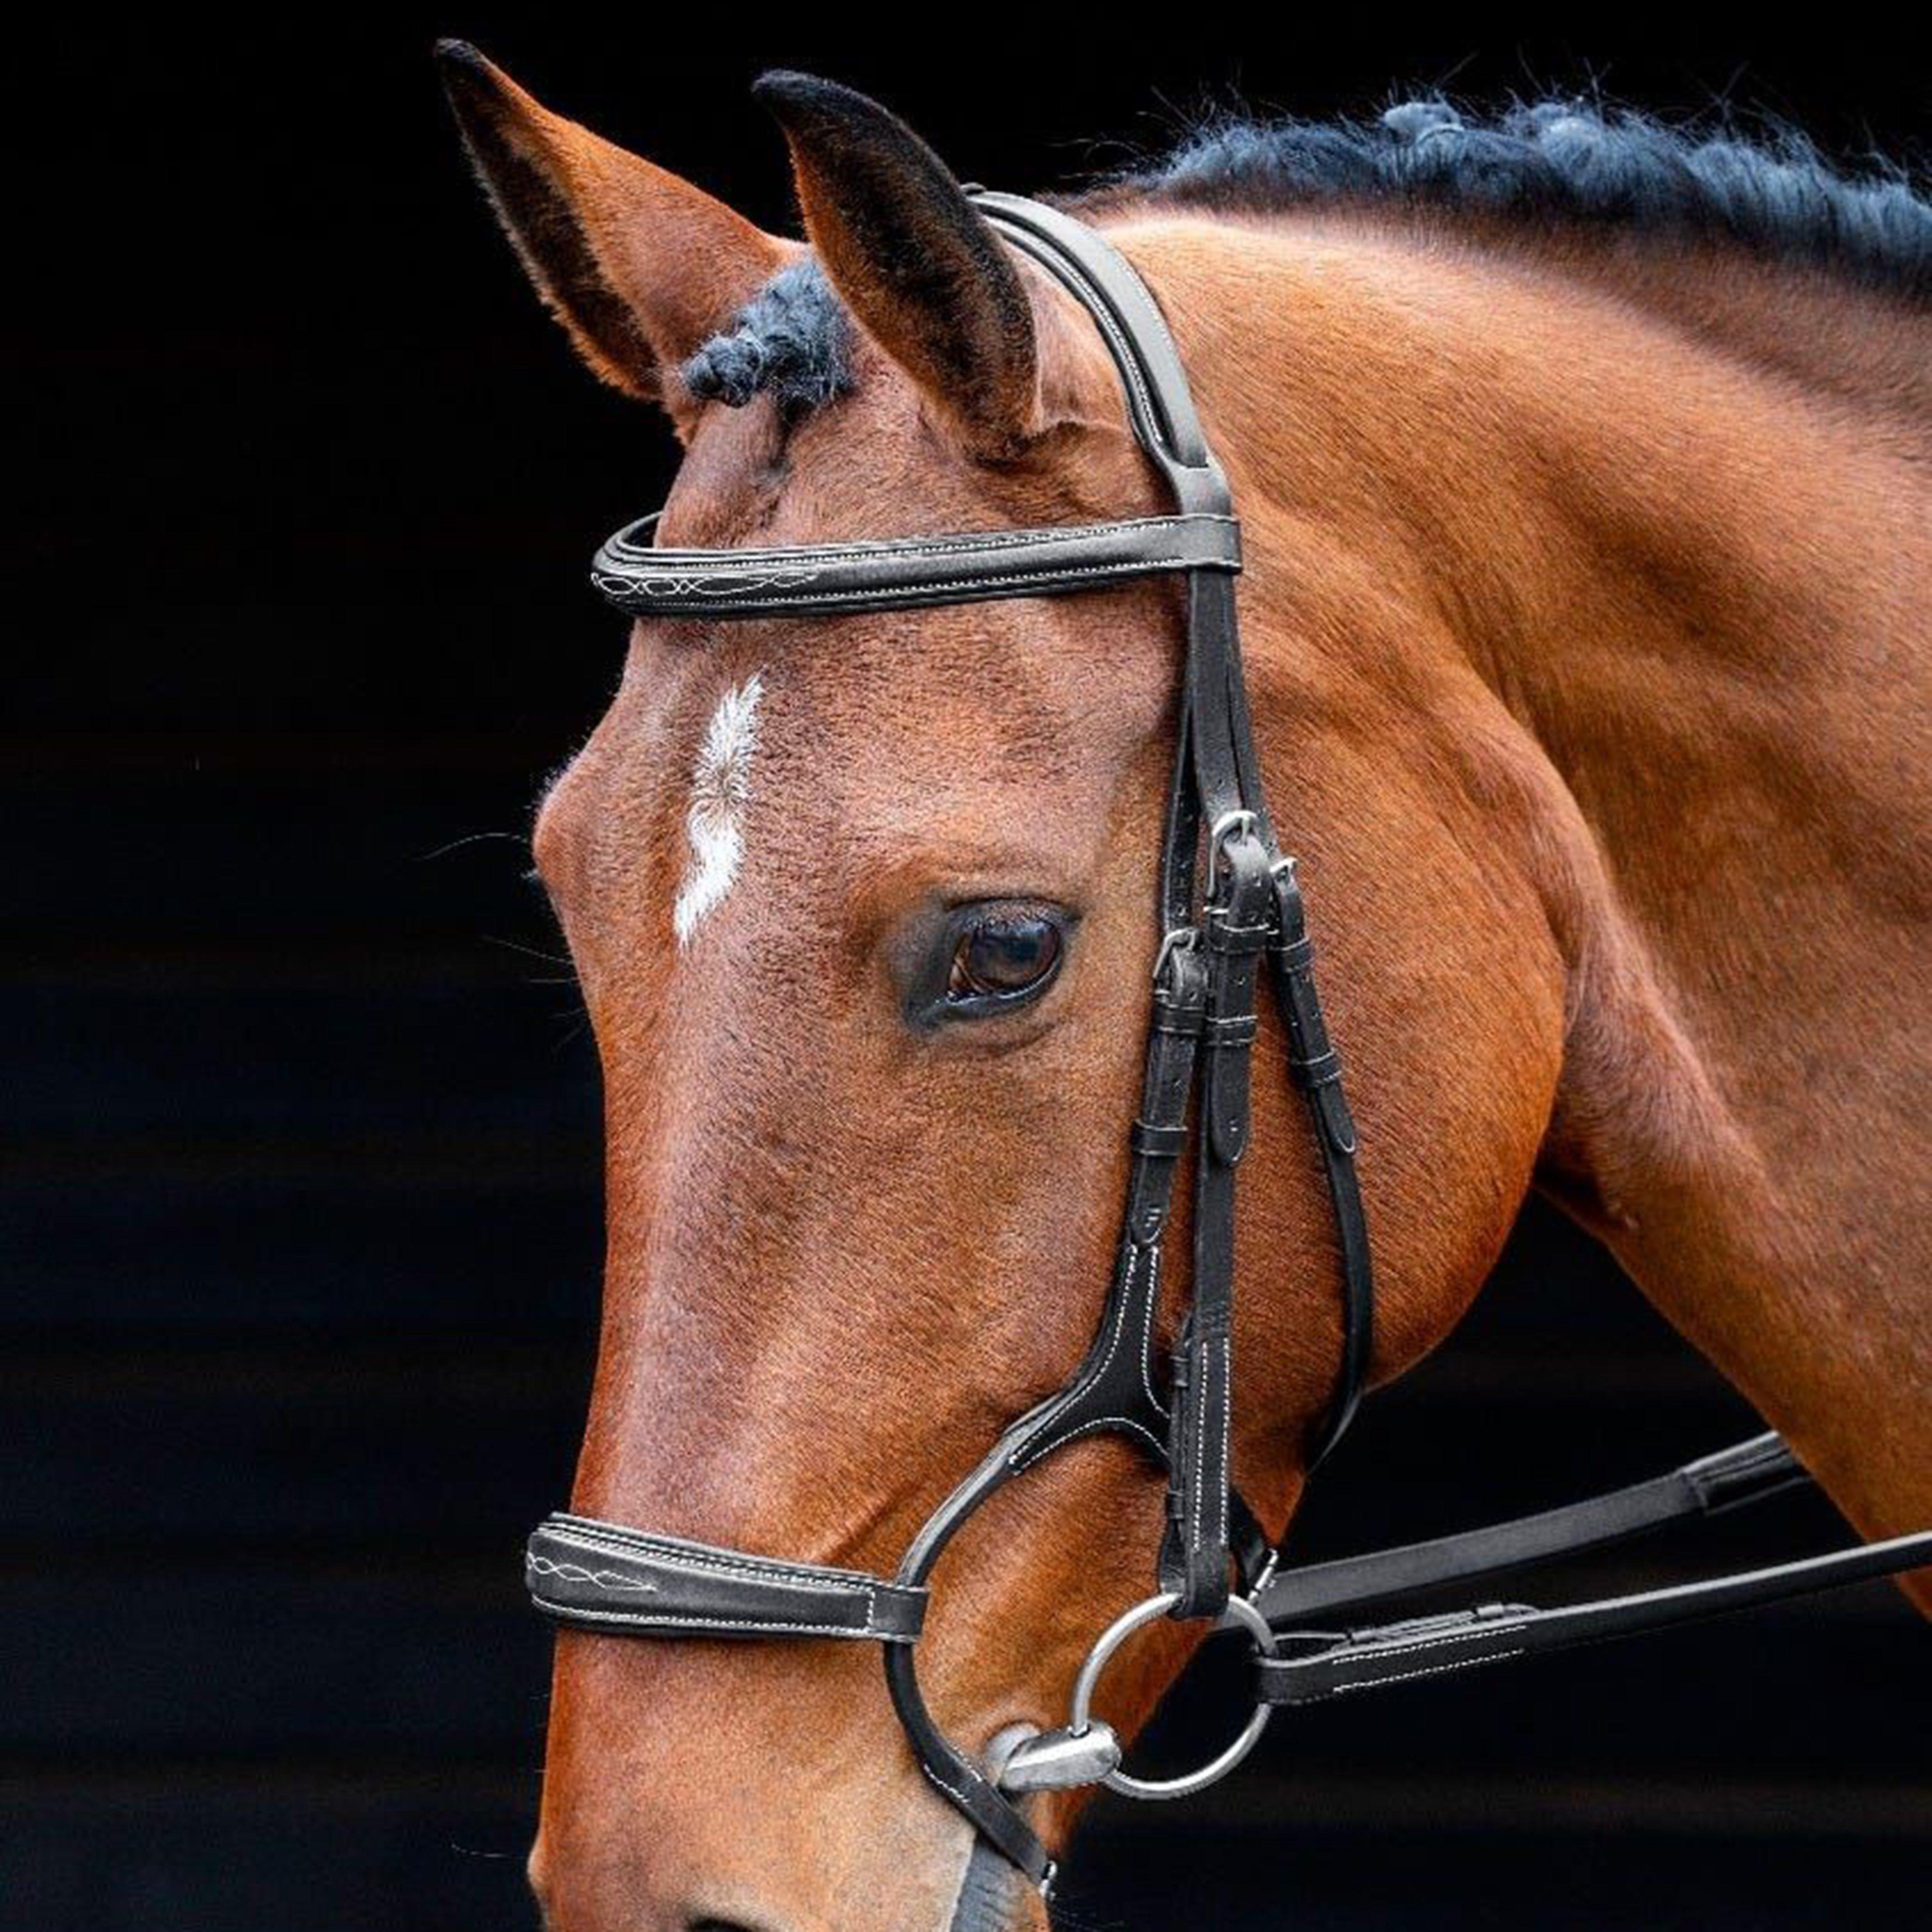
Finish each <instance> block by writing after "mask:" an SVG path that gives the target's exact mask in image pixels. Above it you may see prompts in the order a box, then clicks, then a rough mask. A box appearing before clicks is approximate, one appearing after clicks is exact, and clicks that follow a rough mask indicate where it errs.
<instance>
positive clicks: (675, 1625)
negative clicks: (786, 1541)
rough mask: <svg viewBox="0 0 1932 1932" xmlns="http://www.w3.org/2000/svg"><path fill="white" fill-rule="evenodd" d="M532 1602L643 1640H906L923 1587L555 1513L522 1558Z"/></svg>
mask: <svg viewBox="0 0 1932 1932" xmlns="http://www.w3.org/2000/svg"><path fill="white" fill-rule="evenodd" d="M523 1572H524V1576H525V1578H526V1581H527V1582H528V1583H529V1592H530V1598H531V1600H532V1602H534V1603H535V1605H536V1607H537V1608H538V1610H541V1611H542V1612H543V1613H544V1615H545V1616H548V1617H550V1618H553V1619H554V1620H555V1621H556V1622H558V1623H560V1624H571V1625H576V1626H577V1627H579V1628H582V1629H585V1630H601V1631H612V1632H615V1633H622V1634H629V1635H631V1636H635V1637H649V1636H660V1637H679V1636H686V1637H689V1636H696V1637H860V1638H868V1639H871V1640H873V1641H874V1642H877V1643H911V1642H912V1641H913V1639H914V1638H915V1637H917V1636H918V1635H919V1631H920V1629H921V1628H922V1625H924V1623H925V1622H926V1592H925V1590H924V1589H921V1588H917V1587H907V1586H905V1585H903V1584H898V1583H887V1582H886V1580H884V1579H883V1577H868V1576H867V1575H866V1574H865V1573H864V1572H863V1571H859V1570H835V1569H832V1568H829V1567H826V1566H823V1565H819V1564H816V1563H786V1562H780V1561H778V1560H777V1559H775V1558H772V1557H768V1556H751V1555H748V1553H745V1551H743V1550H720V1549H718V1548H715V1547H713V1546H712V1544H707V1543H691V1542H687V1541H685V1539H684V1538H682V1537H679V1536H658V1535H650V1534H649V1533H647V1532H645V1531H643V1530H638V1529H625V1527H623V1526H622V1525H621V1524H618V1523H601V1522H598V1521H597V1520H595V1519H594V1518H592V1517H583V1516H567V1515H562V1514H559V1515H553V1516H550V1517H545V1518H544V1520H543V1522H542V1523H541V1524H539V1525H538V1528H537V1529H536V1530H535V1533H534V1534H533V1535H532V1536H531V1538H530V1540H529V1547H528V1548H527V1549H526V1551H525V1553H524V1557H523Z"/></svg>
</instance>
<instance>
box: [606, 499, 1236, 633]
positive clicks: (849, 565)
mask: <svg viewBox="0 0 1932 1932" xmlns="http://www.w3.org/2000/svg"><path fill="white" fill-rule="evenodd" d="M659 514H661V512H660V513H659ZM657 522H658V518H657V517H655V516H650V517H643V518H642V519H641V520H639V521H638V522H637V523H632V524H631V525H630V526H629V527H628V529H622V530H619V532H617V534H616V535H615V536H613V537H612V538H610V539H609V541H607V542H606V543H605V544H604V547H602V548H601V550H598V553H597V557H596V561H595V562H594V563H593V564H592V566H591V571H590V580H591V582H592V583H593V584H595V586H596V587H597V589H598V590H599V591H600V592H602V594H603V595H604V596H605V597H607V598H609V599H610V601H611V602H612V603H613V604H616V606H617V607H618V608H619V610H629V611H631V612H634V613H636V614H637V615H638V616H661V617H772V616H781V615H783V614H784V613H787V612H791V611H796V612H801V613H805V612H811V613H817V614H818V615H820V616H825V615H829V614H832V613H836V612H838V611H841V610H916V609H918V608H919V607H922V606H926V605H933V604H974V603H980V602H983V601H986V600H988V599H990V598H998V597H1051V596H1058V595H1064V594H1066V593H1067V592H1072V591H1079V590H1093V589H1099V588H1100V587H1102V586H1104V585H1105V584H1106V583H1108V582H1109V581H1110V580H1116V579H1118V580H1121V581H1122V582H1125V581H1127V580H1131V579H1133V578H1135V577H1157V576H1161V575H1164V574H1167V573H1169V572H1171V571H1190V570H1220V571H1238V570H1239V569H1240V568H1241V526H1240V525H1239V523H1237V522H1236V520H1235V518H1234V517H1231V516H1217V515H1213V514H1190V515H1183V516H1169V517H1124V518H1121V519H1120V520H1117V521H1115V522H1113V523H1070V524H1067V525H1064V526H1060V525H1053V526H1047V527H1045V528H1042V529H1019V530H1013V529H1005V530H962V531H959V532H955V533H953V534H950V535H941V536H919V537H900V538H893V539H892V540H890V541H883V542H879V543H854V544H811V545H810V546H809V547H805V548H801V549H790V548H784V547H779V548H774V549H767V550H666V549H661V548H659V547H658V545H657V544H655V543H654V542H652V536H653V535H654V534H655V529H656V526H657Z"/></svg>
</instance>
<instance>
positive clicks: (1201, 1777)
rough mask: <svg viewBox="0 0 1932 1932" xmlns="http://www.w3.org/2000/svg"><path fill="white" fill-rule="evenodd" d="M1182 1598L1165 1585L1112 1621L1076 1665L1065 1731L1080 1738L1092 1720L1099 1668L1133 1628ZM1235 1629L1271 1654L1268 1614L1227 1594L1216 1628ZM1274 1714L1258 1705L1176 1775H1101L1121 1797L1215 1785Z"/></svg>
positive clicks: (1164, 1795)
mask: <svg viewBox="0 0 1932 1932" xmlns="http://www.w3.org/2000/svg"><path fill="white" fill-rule="evenodd" d="M1179 1601H1181V1599H1180V1598H1179V1597H1178V1595H1176V1594H1175V1592H1173V1591H1172V1590H1164V1591H1163V1592H1161V1594H1160V1595H1159V1596H1157V1597H1150V1598H1148V1600H1147V1601H1146V1602H1145V1603H1144V1604H1136V1605H1135V1606H1134V1607H1133V1609H1132V1610H1128V1611H1127V1612H1126V1613H1124V1614H1123V1615H1122V1616H1118V1617H1116V1618H1115V1619H1114V1621H1113V1622H1112V1623H1111V1624H1109V1625H1108V1626H1107V1628H1106V1629H1105V1630H1103V1631H1102V1632H1101V1633H1100V1637H1098V1638H1097V1640H1096V1641H1095V1643H1094V1648H1093V1649H1091V1650H1090V1651H1089V1652H1088V1653H1087V1661H1086V1662H1085V1664H1082V1665H1081V1667H1080V1674H1079V1676H1077V1677H1076V1678H1075V1679H1074V1680H1073V1708H1072V1710H1071V1712H1070V1714H1069V1715H1068V1718H1067V1730H1068V1732H1069V1733H1070V1735H1072V1736H1075V1737H1078V1736H1079V1735H1080V1734H1081V1733H1082V1732H1084V1731H1085V1730H1087V1729H1088V1727H1090V1726H1091V1724H1093V1721H1094V1691H1095V1689H1096V1688H1097V1686H1098V1685H1099V1683H1100V1673H1102V1672H1103V1670H1106V1667H1107V1664H1108V1662H1109V1660H1110V1659H1111V1658H1112V1656H1113V1655H1114V1653H1115V1651H1117V1650H1118V1649H1120V1647H1121V1645H1122V1644H1124V1643H1126V1641H1127V1639H1128V1638H1129V1637H1132V1636H1133V1634H1134V1633H1135V1631H1137V1630H1139V1629H1141V1628H1142V1627H1143V1626H1144V1625H1148V1624H1151V1623H1154V1622H1158V1621H1159V1620H1160V1619H1161V1618H1163V1617H1164V1616H1166V1615H1167V1613H1168V1612H1169V1610H1172V1609H1173V1607H1175V1604H1178V1602H1179ZM1215 1628H1217V1629H1218V1630H1227V1629H1233V1628H1241V1629H1244V1630H1245V1631H1247V1634H1249V1636H1250V1637H1252V1638H1253V1640H1254V1643H1255V1648H1256V1649H1257V1650H1259V1652H1261V1654H1262V1656H1264V1657H1272V1656H1274V1654H1275V1634H1274V1631H1271V1629H1270V1628H1268V1619H1266V1618H1265V1617H1264V1616H1262V1613H1261V1612H1260V1611H1259V1610H1256V1608H1255V1607H1254V1605H1253V1604H1252V1603H1250V1601H1248V1599H1247V1598H1246V1597H1230V1598H1229V1599H1228V1607H1227V1609H1226V1611H1225V1612H1224V1613H1223V1615H1222V1617H1221V1620H1220V1623H1219V1624H1217V1625H1216V1626H1215ZM1272 1716H1274V1706H1272V1705H1270V1704H1258V1705H1256V1706H1255V1713H1254V1715H1253V1717H1251V1718H1250V1719H1249V1720H1248V1721H1247V1724H1246V1726H1245V1727H1244V1728H1243V1730H1242V1732H1241V1736H1239V1737H1238V1738H1237V1739H1235V1742H1233V1743H1232V1744H1231V1745H1229V1747H1228V1748H1227V1749H1226V1751H1223V1752H1222V1753H1221V1754H1220V1757H1216V1758H1212V1759H1211V1760H1209V1761H1208V1763H1206V1764H1204V1765H1203V1766H1202V1767H1201V1768H1200V1769H1199V1770H1198V1771H1190V1772H1187V1773H1186V1774H1185V1775H1184V1776H1181V1777H1179V1778H1136V1777H1134V1776H1133V1775H1132V1774H1131V1773H1130V1772H1124V1771H1120V1770H1114V1771H1110V1772H1108V1773H1107V1775H1106V1777H1104V1778H1102V1779H1101V1783H1102V1784H1104V1785H1106V1787H1107V1789H1108V1790H1109V1791H1118V1792H1119V1793H1121V1796H1123V1797H1125V1798H1139V1799H1151V1800H1157V1801H1158V1800H1162V1799H1170V1798H1190V1797H1192V1796H1193V1795H1194V1793H1196V1792H1197V1791H1205V1790H1207V1789H1208V1787H1209V1786H1210V1785H1211V1784H1219V1783H1220V1781H1221V1780H1222V1779H1223V1778H1226V1776H1227V1775H1228V1774H1229V1772H1231V1771H1232V1770H1233V1769H1235V1766H1237V1765H1238V1764H1239V1763H1241V1760H1243V1759H1244V1758H1245V1757H1247V1754H1249V1752H1250V1751H1253V1749H1254V1748H1255V1746H1256V1745H1258V1744H1259V1742H1261V1736H1262V1732H1264V1731H1265V1730H1267V1729H1268V1720H1269V1719H1270V1718H1271V1717H1272Z"/></svg>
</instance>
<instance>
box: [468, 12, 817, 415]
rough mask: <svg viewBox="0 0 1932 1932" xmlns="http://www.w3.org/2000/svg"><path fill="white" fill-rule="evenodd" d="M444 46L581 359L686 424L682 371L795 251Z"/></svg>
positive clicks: (520, 242)
mask: <svg viewBox="0 0 1932 1932" xmlns="http://www.w3.org/2000/svg"><path fill="white" fill-rule="evenodd" d="M436 52H437V65H438V67H439V68H440V69H441V71H442V74H443V85H444V86H445V88H446V89H447V90H448V92H449V101H450V105H451V107H452V108H454V109H455V113H456V118H457V122H458V125H459V126H460V127H461V129H462V130H463V145H465V146H466V148H468V149H469V155H470V158H471V160H472V161H474V162H475V166H476V172H477V175H478V177H479V178H480V179H481V181H482V184H483V186H484V190H485V191H486V192H487V193H488V195H489V197H490V201H491V202H493V204H494V205H495V207H496V212H497V214H499V216H500V217H502V223H503V226H504V229H505V231H506V232H507V233H508V236H509V238H510V240H511V244H512V245H513V246H514V248H515V249H516V251H517V254H518V255H519V256H520V257H521V258H522V260H523V266H524V267H525V268H526V269H528V270H529V275H530V279H531V280H532V281H533V282H535V284H536V285H537V288H538V292H539V293H541V295H542V296H543V298H544V301H545V302H547V304H548V305H550V308H551V310H552V311H553V312H554V313H555V314H556V318H557V320H559V322H561V323H562V324H563V326H564V327H565V329H567V330H568V332H569V334H570V338H571V341H573V342H574V344H576V345H577V353H578V354H579V355H580V356H582V357H583V360H584V361H585V362H587V363H588V364H589V365H590V367H591V368H592V369H593V370H595V371H596V373H597V374H598V375H600V376H601V377H603V378H604V380H605V381H606V382H607V383H614V384H615V385H616V386H617V387H618V388H619V389H625V390H628V392H630V393H631V395H634V396H641V397H643V398H646V400H647V401H649V400H655V401H661V402H663V403H664V405H665V406H666V407H667V409H669V410H670V413H671V415H672V416H673V419H674V420H679V419H682V418H684V417H685V416H686V415H688V409H689V404H690V399H689V398H688V395H686V394H685V390H684V389H683V386H682V384H681V383H679V382H678V381H677V380H676V378H675V377H674V376H673V374H672V372H673V371H676V370H677V369H679V368H680V367H681V366H682V364H683V362H684V361H685V359H686V358H687V357H688V356H690V355H691V353H692V352H693V351H694V350H696V349H697V347H699V346H700V344H702V343H703V342H704V341H706V338H709V336H711V335H713V334H714V333H715V332H716V331H717V330H718V329H721V328H723V327H724V326H725V325H726V324H727V323H728V322H729V321H730V319H731V317H732V316H733V314H734V313H735V312H736V311H737V310H738V309H739V308H740V307H742V305H743V304H745V302H748V301H749V300H750V299H751V297H752V296H754V294H756V293H757V291H758V290H759V289H760V288H761V287H763V286H764V284H765V283H766V281H769V279H770V278H771V277H772V275H775V274H776V273H777V272H778V270H779V269H781V268H782V267H783V266H784V264H785V263H786V262H787V260H789V259H790V257H792V256H793V254H796V247H795V245H793V244H789V243H786V242H781V241H779V240H778V239H777V238H776V237H775V236H770V235H767V234H766V233H763V230H762V229H758V228H757V227H754V226H753V225H752V223H750V222H748V221H747V220H745V218H744V217H743V216H742V215H741V214H737V213H736V212H735V211H733V209H731V208H727V207H726V206H725V205H724V202H721V201H719V200H718V199H715V197H714V196H711V195H708V194H706V193H704V191H703V190H702V189H701V188H697V187H693V186H692V185H691V183H690V182H689V181H683V180H681V179H679V177H678V176H677V175H674V174H671V173H669V172H667V171H666V170H665V169H663V168H660V167H655V166H652V163H650V162H649V161H646V160H642V159H640V157H638V156H637V155H636V154H628V153H627V152H626V151H625V150H624V149H623V148H619V147H617V146H616V145H614V144H613V143H612V142H609V141H606V140H604V139H602V138H601V136H598V135H595V134H593V133H591V131H590V130H589V128H587V127H579V126H577V124H576V122H574V121H566V120H565V118H563V116H562V115H560V114H553V113H551V112H550V110H549V109H548V108H547V107H544V105H543V104H542V103H541V102H540V101H534V100H532V98H530V96H529V95H527V94H526V93H525V92H523V89H521V88H520V87H519V86H517V84H516V83H515V82H514V81H513V80H511V78H510V77H509V76H508V74H505V73H504V72H503V71H502V69H500V68H496V67H493V66H492V65H490V62H487V60H485V59H484V58H483V56H482V55H481V54H479V53H478V52H477V51H476V49H475V48H474V47H472V46H469V45H467V44H466V43H464V42H463V41H460V40H445V41H443V42H442V43H440V45H439V46H437V50H436Z"/></svg>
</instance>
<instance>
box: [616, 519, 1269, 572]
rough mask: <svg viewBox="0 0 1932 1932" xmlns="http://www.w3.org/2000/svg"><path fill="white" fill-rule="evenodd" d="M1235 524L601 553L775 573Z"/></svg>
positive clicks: (1156, 522)
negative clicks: (784, 569) (803, 566)
mask: <svg viewBox="0 0 1932 1932" xmlns="http://www.w3.org/2000/svg"><path fill="white" fill-rule="evenodd" d="M1240 520H1241V519H1240V518H1239V517H1235V516H1232V515H1230V514H1225V513H1223V512H1221V511H1213V510H1196V511H1181V512H1178V513H1170V514H1168V515H1166V516H1154V517H1117V518H1115V520H1113V521H1112V522H1111V523H1064V524H1055V525H1052V526H1048V527H1046V528H1043V529H1031V530H984V531H981V530H962V531H959V532H957V533H956V534H954V535H949V536H935V537H901V538H886V539H883V540H882V541H877V542H872V543H852V544H838V543H829V544H772V545H771V546H770V547H768V548H766V549H763V550H679V549H676V548H673V547H664V546H661V545H659V544H634V543H631V542H629V541H626V539H625V537H624V536H623V535H622V534H621V533H619V535H616V536H614V537H613V538H611V539H610V541H609V542H608V543H607V544H605V545H604V553H605V554H606V555H607V556H632V557H637V558H640V559H647V558H648V559H655V560H656V562H657V564H658V567H660V568H664V569H698V570H703V569H706V568H719V569H724V568H736V569H756V568H764V567H769V568H782V567H783V566H784V565H787V564H790V563H793V562H797V563H799V564H803V563H805V562H836V563H841V564H842V563H859V562H869V561H870V560H871V559H873V558H875V557H913V556H971V555H974V554H977V553H983V552H985V551H988V550H1022V549H1025V548H1027V547H1029V546H1037V545H1039V544H1053V543H1067V542H1081V541H1093V540H1094V539H1097V538H1103V537H1112V536H1124V535H1127V533H1128V532H1130V531H1133V530H1153V529H1171V528H1172V527H1173V526H1175V525H1176V524H1192V523H1229V524H1235V523H1239V522H1240ZM727 559H730V561H729V562H728V563H727Z"/></svg>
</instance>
